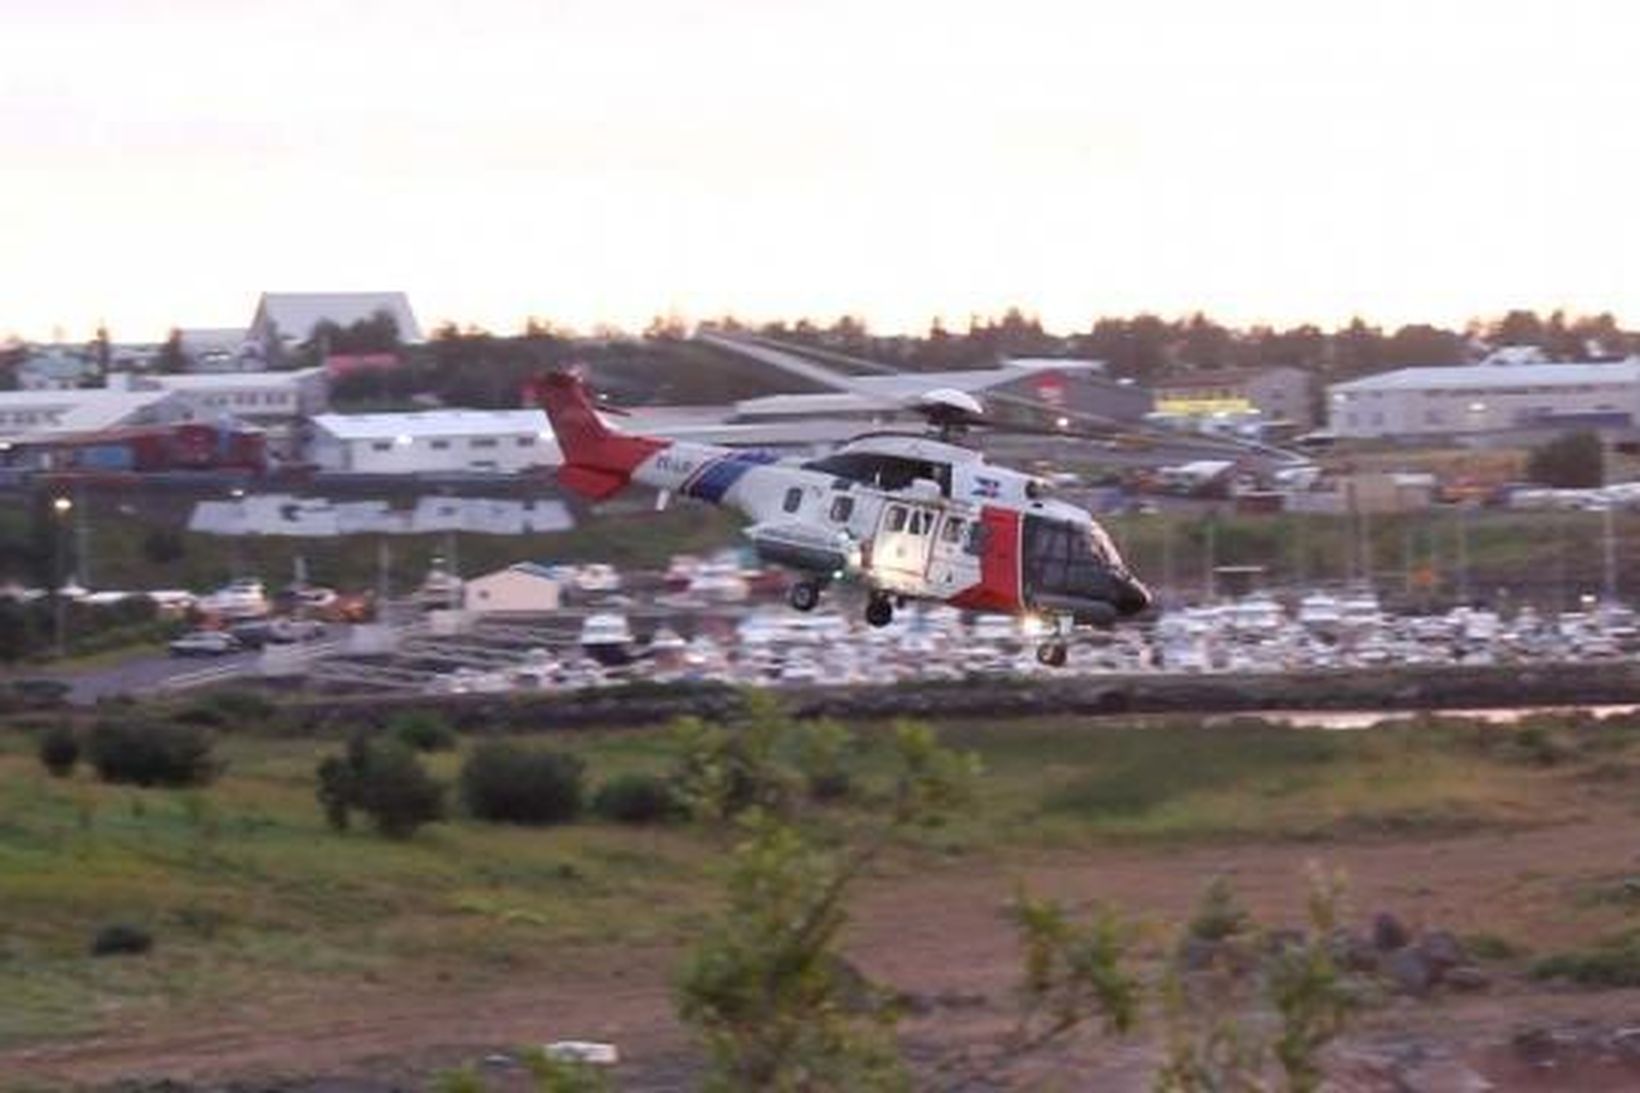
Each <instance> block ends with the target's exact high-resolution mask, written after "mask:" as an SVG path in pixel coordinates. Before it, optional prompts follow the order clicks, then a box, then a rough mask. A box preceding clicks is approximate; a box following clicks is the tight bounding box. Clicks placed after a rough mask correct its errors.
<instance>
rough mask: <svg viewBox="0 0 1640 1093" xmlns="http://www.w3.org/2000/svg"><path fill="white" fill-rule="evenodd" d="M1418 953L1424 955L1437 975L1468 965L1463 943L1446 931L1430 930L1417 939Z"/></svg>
mask: <svg viewBox="0 0 1640 1093" xmlns="http://www.w3.org/2000/svg"><path fill="white" fill-rule="evenodd" d="M1418 951H1419V952H1421V953H1423V954H1424V959H1426V960H1428V961H1429V963H1430V966H1431V967H1433V968H1434V969H1435V971H1436V974H1437V975H1440V974H1441V973H1444V972H1446V971H1447V970H1449V969H1451V968H1456V967H1458V966H1459V965H1460V964H1467V963H1469V955H1468V954H1467V953H1465V952H1464V949H1463V943H1462V942H1460V941H1459V940H1458V939H1457V938H1456V937H1454V936H1453V935H1452V934H1451V933H1449V932H1448V931H1446V930H1431V931H1430V932H1429V933H1427V934H1424V935H1423V936H1422V937H1420V938H1419V939H1418Z"/></svg>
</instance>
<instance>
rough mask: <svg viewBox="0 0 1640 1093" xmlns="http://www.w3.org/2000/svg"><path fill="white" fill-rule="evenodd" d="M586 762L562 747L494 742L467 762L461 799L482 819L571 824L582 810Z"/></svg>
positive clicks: (482, 748) (486, 744)
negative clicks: (557, 749)
mask: <svg viewBox="0 0 1640 1093" xmlns="http://www.w3.org/2000/svg"><path fill="white" fill-rule="evenodd" d="M584 766H585V764H583V763H582V762H581V760H580V759H579V758H577V757H576V756H573V755H566V754H564V753H562V752H552V751H537V750H533V749H526V748H521V747H519V746H517V745H516V744H509V743H506V742H505V741H499V740H498V741H490V742H487V743H483V744H480V745H479V746H478V747H477V748H475V749H474V750H473V753H472V754H471V755H469V756H468V757H467V761H466V762H465V763H463V764H462V767H461V798H462V801H463V802H464V803H465V804H466V806H467V811H468V812H469V813H470V814H471V815H472V816H474V817H475V818H477V819H480V820H491V821H494V822H497V823H511V824H556V823H568V822H569V821H571V820H573V819H575V818H576V817H577V816H579V815H580V814H581V804H582V792H583V791H582V785H581V781H582V771H583V769H584Z"/></svg>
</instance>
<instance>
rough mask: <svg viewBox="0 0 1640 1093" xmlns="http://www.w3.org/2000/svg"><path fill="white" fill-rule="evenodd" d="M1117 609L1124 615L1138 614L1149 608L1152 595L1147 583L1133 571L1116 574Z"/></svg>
mask: <svg viewBox="0 0 1640 1093" xmlns="http://www.w3.org/2000/svg"><path fill="white" fill-rule="evenodd" d="M1115 576H1116V611H1117V613H1118V614H1120V615H1123V616H1128V615H1137V614H1139V613H1140V612H1141V611H1144V610H1145V609H1147V608H1148V607H1149V606H1150V604H1151V602H1152V596H1151V594H1150V589H1148V588H1146V587H1145V583H1144V582H1143V581H1141V580H1140V579H1139V578H1137V577H1135V576H1134V575H1133V574H1131V573H1117V574H1116V575H1115Z"/></svg>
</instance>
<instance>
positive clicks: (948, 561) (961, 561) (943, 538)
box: [928, 512, 982, 597]
mask: <svg viewBox="0 0 1640 1093" xmlns="http://www.w3.org/2000/svg"><path fill="white" fill-rule="evenodd" d="M981 535H982V532H981V528H980V525H979V523H978V522H977V521H975V520H969V519H967V518H965V517H963V516H961V515H958V514H957V513H954V512H947V513H946V514H945V516H944V518H943V519H941V520H940V522H939V526H938V527H937V528H936V529H935V532H934V541H933V543H932V545H931V547H930V554H931V559H930V561H929V563H928V587H929V591H930V593H931V594H933V595H935V596H940V597H947V596H950V595H952V594H954V593H955V592H957V591H958V590H959V589H963V588H967V587H969V586H971V585H973V584H975V583H977V582H978V581H979V579H980V568H979V550H978V549H977V548H978V546H979V544H980V537H981Z"/></svg>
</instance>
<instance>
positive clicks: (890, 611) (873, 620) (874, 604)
mask: <svg viewBox="0 0 1640 1093" xmlns="http://www.w3.org/2000/svg"><path fill="white" fill-rule="evenodd" d="M893 621H894V604H893V603H892V602H891V601H890V600H889V598H888V597H887V596H873V597H871V600H870V601H869V602H868V603H867V604H866V622H867V623H869V624H870V625H872V626H877V627H883V626H887V625H888V624H889V623H891V622H893Z"/></svg>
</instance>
